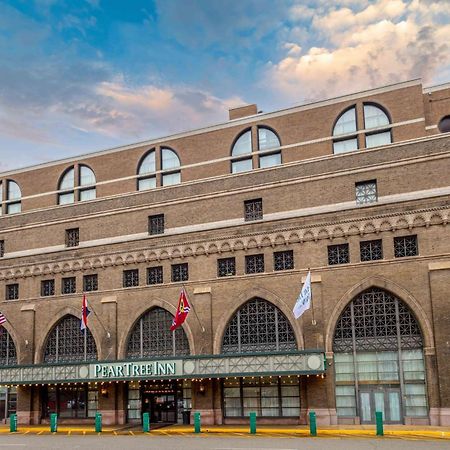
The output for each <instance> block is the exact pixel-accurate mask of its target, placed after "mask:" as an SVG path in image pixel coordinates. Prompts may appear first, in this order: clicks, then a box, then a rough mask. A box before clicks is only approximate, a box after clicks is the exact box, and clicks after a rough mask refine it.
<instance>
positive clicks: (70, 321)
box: [44, 315, 97, 363]
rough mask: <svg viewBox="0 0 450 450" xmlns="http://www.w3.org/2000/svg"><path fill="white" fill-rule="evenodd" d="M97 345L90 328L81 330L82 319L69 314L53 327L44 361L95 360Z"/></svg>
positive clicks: (46, 346)
mask: <svg viewBox="0 0 450 450" xmlns="http://www.w3.org/2000/svg"><path fill="white" fill-rule="evenodd" d="M96 359H97V347H96V345H95V340H94V337H93V336H92V333H91V332H90V330H89V329H86V332H84V331H81V330H80V319H78V318H77V317H75V316H71V315H67V316H65V317H63V318H62V319H61V320H60V321H59V322H58V323H57V324H56V326H55V327H54V328H53V330H52V331H51V332H50V334H49V335H48V338H47V343H46V345H45V351H44V362H46V363H56V362H73V361H95V360H96Z"/></svg>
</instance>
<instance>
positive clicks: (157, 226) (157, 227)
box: [148, 214, 164, 234]
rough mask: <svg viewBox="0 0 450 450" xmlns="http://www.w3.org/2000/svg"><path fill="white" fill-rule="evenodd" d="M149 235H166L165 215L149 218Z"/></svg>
mask: <svg viewBox="0 0 450 450" xmlns="http://www.w3.org/2000/svg"><path fill="white" fill-rule="evenodd" d="M148 234H164V214H158V215H157V216H149V218H148Z"/></svg>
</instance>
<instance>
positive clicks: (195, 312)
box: [182, 284, 205, 333]
mask: <svg viewBox="0 0 450 450" xmlns="http://www.w3.org/2000/svg"><path fill="white" fill-rule="evenodd" d="M182 286H183V289H184V290H185V291H186V293H187V289H186V287H185V285H184V284H183V285H182ZM191 307H192V311H194V314H195V317H197V320H198V323H199V324H200V326H201V327H202V333H204V332H205V327H204V326H203V324H202V322H201V320H200V318H199V317H198V314H197V311H196V310H195V308H194V304H193V303H192V302H191Z"/></svg>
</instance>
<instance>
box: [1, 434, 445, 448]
mask: <svg viewBox="0 0 450 450" xmlns="http://www.w3.org/2000/svg"><path fill="white" fill-rule="evenodd" d="M21 448H23V449H58V450H59V449H61V450H62V449H84V450H91V449H92V450H96V449H106V450H114V449H120V450H123V449H124V448H126V450H133V449H143V448H145V449H158V450H206V449H207V450H247V449H251V450H323V449H326V450H327V449H330V448H332V449H333V450H366V449H367V450H437V449H443V450H450V441H449V440H428V439H424V438H404V439H398V438H395V439H394V438H365V439H360V438H336V437H325V438H304V437H277V438H273V437H267V436H250V435H244V436H233V437H231V436H229V435H224V436H216V435H212V434H202V435H189V436H159V435H128V436H122V435H117V436H115V435H73V434H72V435H58V434H55V435H39V436H36V435H24V434H3V435H1V436H0V449H1V450H3V449H5V450H12V449H18V450H20V449H21Z"/></svg>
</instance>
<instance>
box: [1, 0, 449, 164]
mask: <svg viewBox="0 0 450 450" xmlns="http://www.w3.org/2000/svg"><path fill="white" fill-rule="evenodd" d="M418 77H421V78H422V79H423V82H424V85H426V86H429V85H436V84H440V83H446V82H450V0H336V1H333V0H126V1H125V0H0V171H5V170H10V169H15V168H19V167H24V166H29V165H33V164H39V163H42V162H45V161H49V160H55V159H60V158H64V157H69V156H75V155H80V154H84V153H89V152H93V151H97V150H102V149H106V148H111V147H115V146H120V145H124V144H131V143H134V142H139V141H143V140H148V139H152V138H156V137H161V136H166V135H169V134H173V133H177V132H182V131H186V130H191V129H195V128H200V127H203V126H207V125H210V124H213V123H219V122H224V121H226V120H227V119H228V109H229V108H231V107H235V106H239V105H242V104H245V103H257V104H258V109H259V110H263V111H273V110H277V109H282V108H286V107H290V106H293V105H297V104H301V103H305V102H310V101H314V100H321V99H326V98H332V97H335V96H338V95H343V94H346V93H351V92H356V91H360V90H363V89H369V88H373V87H377V86H383V85H386V84H391V83H396V82H400V81H405V80H410V79H413V78H418Z"/></svg>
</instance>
